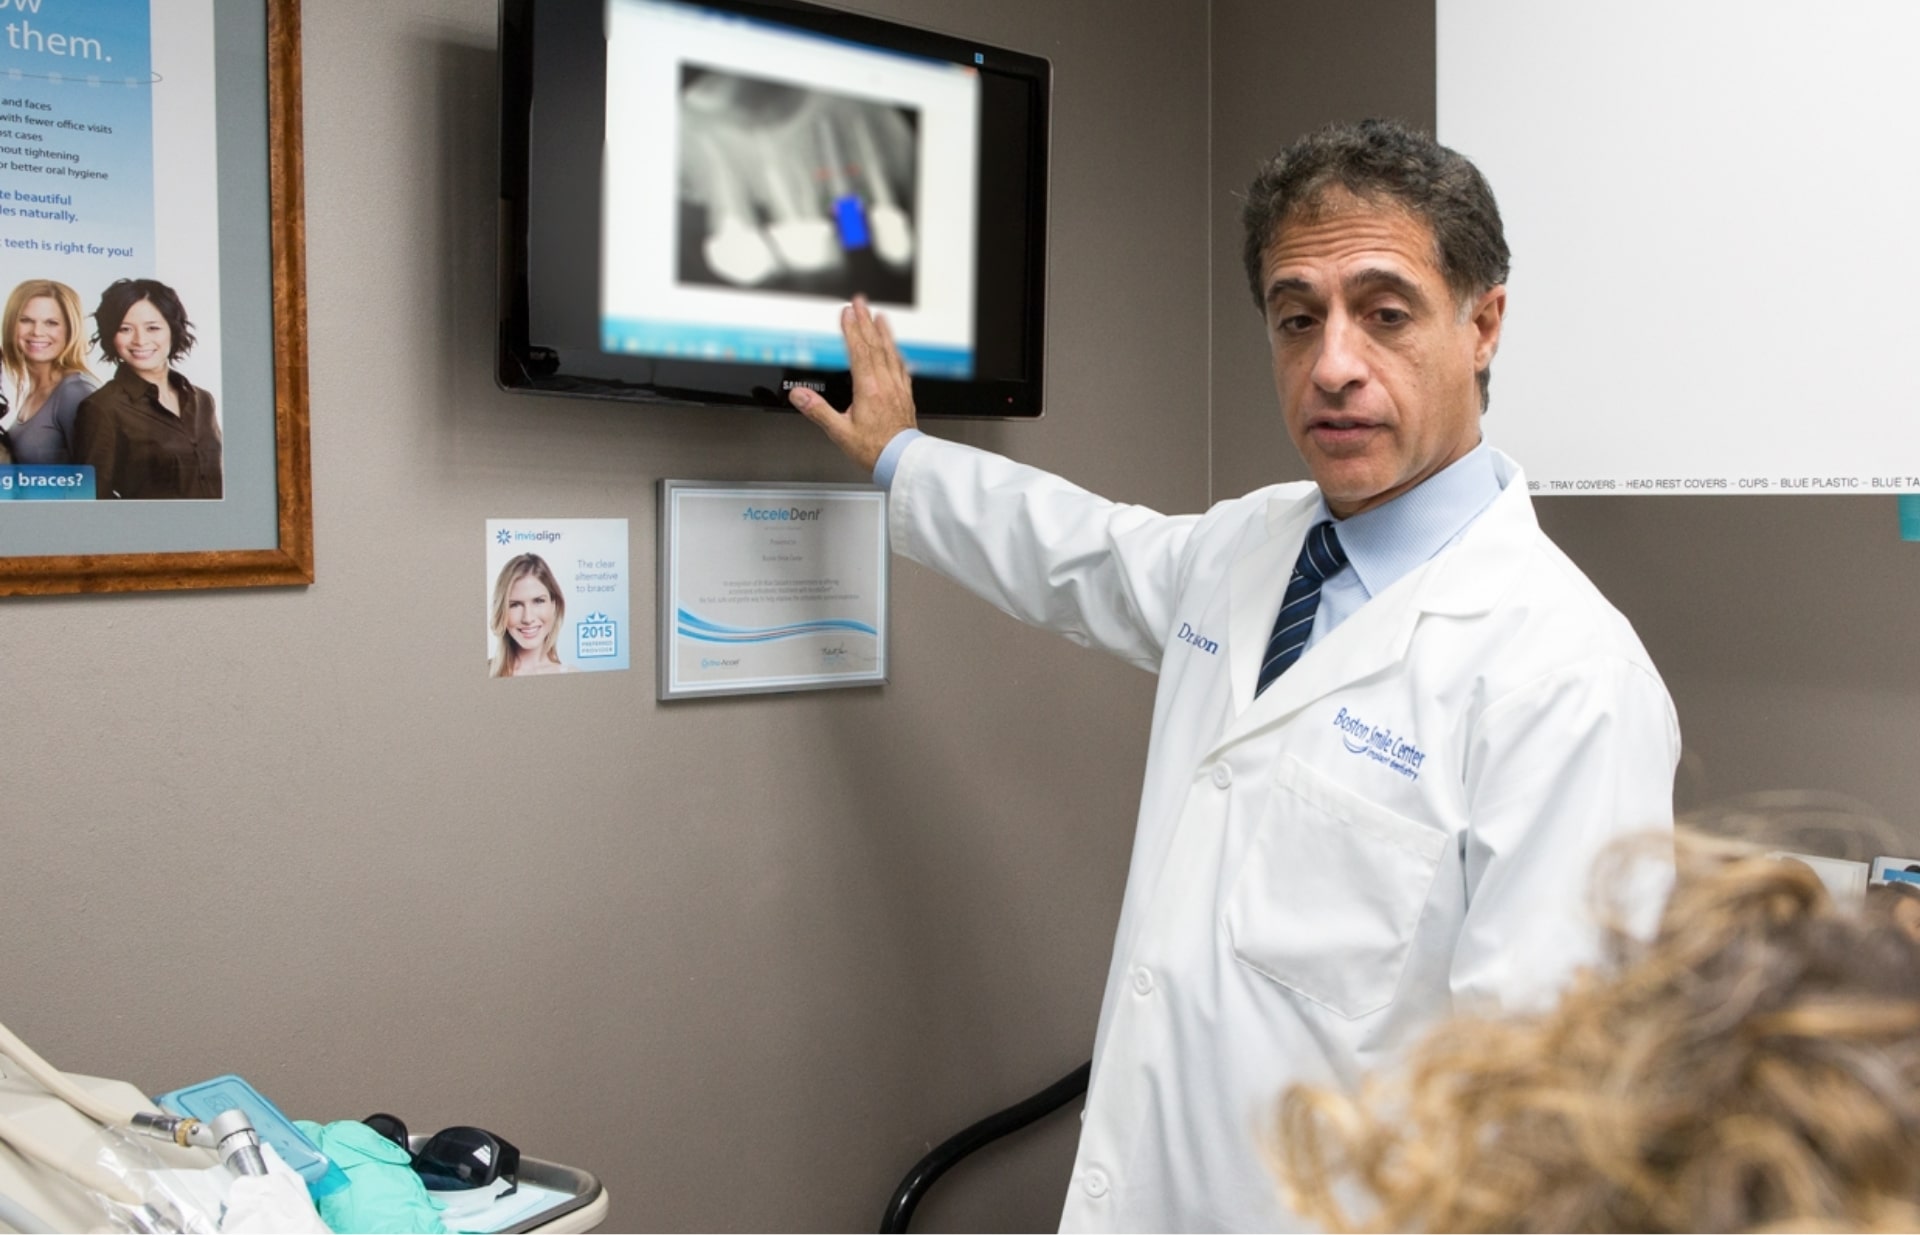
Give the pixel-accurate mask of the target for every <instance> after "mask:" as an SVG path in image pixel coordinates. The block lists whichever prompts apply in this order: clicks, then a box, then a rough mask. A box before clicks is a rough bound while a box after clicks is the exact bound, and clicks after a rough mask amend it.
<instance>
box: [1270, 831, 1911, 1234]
mask: <svg viewBox="0 0 1920 1235" xmlns="http://www.w3.org/2000/svg"><path fill="white" fill-rule="evenodd" d="M1678 858H1679V860H1678V864H1677V871H1676V877H1675V882H1674V887H1673V892H1672V894H1671V896H1670V897H1669V898H1668V901H1667V906H1666V909H1665V911H1664V913H1663V915H1662V917H1661V921H1660V925H1659V927H1658V930H1657V932H1656V933H1655V934H1654V936H1653V938H1652V939H1650V940H1647V941H1644V942H1640V941H1636V940H1634V939H1633V938H1632V937H1631V936H1630V935H1628V934H1626V933H1624V932H1621V933H1617V934H1616V935H1615V937H1614V941H1613V945H1612V956H1611V957H1610V963H1609V964H1608V965H1606V966H1604V967H1602V968H1600V969H1597V970H1593V971H1588V972H1586V973H1583V974H1582V975H1580V976H1579V977H1578V978H1576V979H1575V981H1574V982H1573V983H1572V985H1571V986H1570V987H1569V989H1568V990H1567V991H1566V993H1565V995H1564V996H1563V998H1562V999H1561V1001H1560V1003H1559V1004H1558V1005H1557V1006H1556V1007H1554V1008H1553V1009H1552V1010H1550V1011H1547V1012H1543V1013H1536V1014H1528V1015H1508V1016H1493V1017H1463V1018H1460V1019H1456V1020H1453V1021H1450V1022H1448V1023H1446V1024H1444V1025H1442V1026H1441V1027H1439V1028H1438V1029H1437V1030H1435V1031H1434V1032H1433V1033H1432V1034H1430V1035H1429V1036H1428V1037H1427V1038H1426V1039H1424V1040H1423V1041H1422V1042H1421V1043H1420V1044H1419V1045H1418V1046H1417V1047H1416V1048H1415V1049H1414V1051H1413V1053H1412V1054H1411V1056H1410V1057H1409V1060H1408V1065H1407V1068H1406V1070H1405V1072H1404V1073H1403V1074H1401V1075H1400V1077H1399V1079H1398V1080H1387V1081H1375V1082H1371V1083H1369V1084H1368V1085H1367V1086H1366V1087H1365V1088H1364V1089H1363V1091H1362V1093H1361V1094H1360V1095H1359V1097H1358V1098H1357V1099H1355V1098H1351V1097H1348V1096H1346V1095H1342V1094H1337V1093H1332V1092H1328V1091H1324V1090H1319V1091H1316V1090H1309V1089H1306V1088H1303V1087H1296V1088H1295V1089H1294V1090H1293V1091H1291V1092H1289V1093H1288V1094H1287V1095H1286V1097H1285V1099H1284V1101H1283V1104H1282V1107H1281V1112H1280V1117H1279V1120H1278V1126H1277V1128H1276V1132H1277V1134H1278V1138H1277V1143H1276V1145H1275V1148H1274V1154H1275V1156H1276V1158H1277V1164H1278V1167H1279V1170H1280V1173H1281V1175H1282V1178H1283V1180H1284V1181H1285V1184H1286V1186H1287V1188H1288V1191H1289V1193H1290V1199H1291V1201H1292V1203H1293V1205H1294V1207H1295V1209H1297V1210H1298V1211H1299V1212H1301V1213H1302V1214H1305V1215H1306V1216H1308V1217H1310V1218H1313V1219H1315V1220H1317V1221H1319V1222H1321V1223H1323V1224H1325V1225H1326V1226H1327V1227H1328V1228H1329V1229H1333V1230H1341V1231H1353V1230H1428V1231H1699V1230H1706V1231H1754V1230H1771V1229H1788V1230H1817V1229H1828V1230H1834V1229H1842V1230H1869V1229H1873V1230H1914V1229H1920V948H1917V947H1916V945H1915V943H1914V942H1913V941H1912V940H1911V939H1909V938H1908V937H1907V936H1906V935H1905V934H1904V933H1903V932H1901V931H1899V930H1898V929H1896V928H1894V927H1893V926H1892V925H1891V924H1890V923H1889V922H1887V921H1885V920H1884V919H1883V918H1881V917H1878V916H1869V915H1863V914H1860V913H1858V912H1853V911H1850V910H1845V909H1842V908H1840V907H1836V905H1835V904H1834V903H1833V901H1832V900H1831V899H1830V898H1829V897H1828V894H1827V891H1826V889H1825V888H1824V887H1823V886H1822V885H1821V882H1820V879H1819V877H1818V876H1817V875H1815V874H1814V873H1813V871H1812V870H1811V869H1809V868H1808V867H1807V866H1805V865H1804V864H1802V863H1798V862H1793V861H1781V860H1777V859H1772V858H1766V857H1761V856H1757V855H1755V854H1753V853H1752V852H1751V851H1750V850H1743V851H1742V852H1740V853H1739V854H1737V855H1735V854H1732V853H1730V852H1729V851H1728V848H1727V846H1726V845H1725V844H1724V843H1722V844H1717V845H1715V844H1710V843H1709V842H1705V841H1701V840H1686V841H1683V843H1681V844H1680V845H1679V847H1678ZM1354 1185H1357V1186H1358V1194H1360V1195H1365V1196H1367V1197H1370V1198H1371V1200H1372V1202H1373V1204H1372V1205H1370V1206H1362V1207H1361V1208H1359V1209H1356V1208H1354V1207H1352V1206H1351V1204H1350V1202H1351V1200H1352V1199H1353V1198H1354V1196H1355V1195H1356V1193H1355V1192H1354V1190H1353V1186H1354Z"/></svg>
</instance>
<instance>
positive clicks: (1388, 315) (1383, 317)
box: [1373, 309, 1413, 326]
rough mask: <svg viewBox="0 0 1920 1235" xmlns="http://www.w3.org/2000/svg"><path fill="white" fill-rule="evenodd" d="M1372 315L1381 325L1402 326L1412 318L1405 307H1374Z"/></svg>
mask: <svg viewBox="0 0 1920 1235" xmlns="http://www.w3.org/2000/svg"><path fill="white" fill-rule="evenodd" d="M1373 316H1374V319H1375V320H1376V321H1378V322H1379V323H1380V324H1381V325H1383V326H1403V325H1405V324H1406V323H1408V322H1410V321H1412V320H1413V314H1411V313H1409V312H1407V311H1406V310H1405V309H1376V310H1375V311H1374V314H1373Z"/></svg>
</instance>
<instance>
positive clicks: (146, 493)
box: [73, 279, 222, 501]
mask: <svg viewBox="0 0 1920 1235" xmlns="http://www.w3.org/2000/svg"><path fill="white" fill-rule="evenodd" d="M93 319H94V342H95V343H97V344H98V345H99V347H100V350H101V353H102V354H103V355H105V356H106V358H107V359H108V360H110V361H112V362H113V363H114V365H115V369H114V374H113V377H112V379H111V380H109V381H108V382H107V384H106V385H104V386H102V387H101V388H100V389H99V390H97V391H95V392H94V393H93V394H92V395H90V396H88V397H87V400H86V401H85V402H84V403H82V404H81V405H80V413H79V416H78V418H77V420H76V423H75V427H74V439H75V440H74V457H73V461H74V462H75V463H84V464H88V465H90V466H91V467H92V468H93V476H94V482H93V483H94V493H95V494H96V495H97V496H99V497H101V498H121V499H127V500H133V501H153V500H158V499H167V498H202V499H211V498H218V497H220V496H221V495H222V487H221V450H220V422H219V421H218V420H217V419H216V418H215V416H214V406H213V396H212V395H211V394H209V393H208V392H206V391H204V390H201V389H200V388H198V387H196V386H195V385H194V384H193V383H192V382H189V381H188V380H187V379H186V378H185V377H184V376H182V375H181V374H180V372H179V371H178V370H176V369H174V367H173V362H174V361H175V360H178V359H179V358H180V357H182V356H184V355H186V354H187V353H188V352H189V351H190V350H192V348H193V323H192V322H190V321H188V320H187V311H186V308H185V307H184V306H183V305H181V303H180V297H179V296H178V295H176V294H175V293H174V290H173V289H172V288H171V287H168V286H167V285H166V284H164V283H161V282H159V281H157V280H154V279H120V280H118V281H116V282H115V283H114V284H113V285H112V286H110V287H108V288H107V290H106V291H105V292H103V293H101V296H100V307H99V308H98V309H96V310H94V314H93Z"/></svg>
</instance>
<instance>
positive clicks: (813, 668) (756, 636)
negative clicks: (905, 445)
mask: <svg viewBox="0 0 1920 1235" xmlns="http://www.w3.org/2000/svg"><path fill="white" fill-rule="evenodd" d="M887 553H888V549H887V495H886V494H885V493H883V492H882V491H880V490H879V489H875V488H873V487H872V486H869V485H824V484H793V485H789V484H756V483H747V482H739V483H725V482H716V481H703V480H663V481H661V482H660V555H659V557H660V624H659V630H660V656H659V665H660V692H659V697H660V698H661V699H687V698H696V697H700V696H704V695H740V694H761V693H767V692H771V691H790V690H820V689H824V688H827V687H835V686H878V685H880V684H882V683H884V682H885V681H886V680H887V567H888V558H887Z"/></svg>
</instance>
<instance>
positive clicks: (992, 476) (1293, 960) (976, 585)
mask: <svg viewBox="0 0 1920 1235" xmlns="http://www.w3.org/2000/svg"><path fill="white" fill-rule="evenodd" d="M1495 467H1496V472H1497V474H1498V476H1499V479H1500V482H1501V484H1502V486H1503V489H1502V492H1501V495H1500V496H1499V497H1498V498H1497V499H1495V501H1494V502H1493V504H1492V505H1491V506H1489V507H1488V509H1487V510H1486V511H1485V512H1484V513H1483V514H1482V515H1481V517H1480V518H1479V519H1478V520H1477V521H1476V522H1475V523H1474V524H1473V525H1472V526H1471V527H1470V528H1469V529H1468V530H1467V532H1466V533H1465V534H1464V535H1463V536H1462V537H1461V538H1460V539H1459V540H1458V541H1457V542H1455V543H1454V544H1453V545H1452V546H1451V547H1450V548H1448V549H1446V550H1444V551H1443V552H1441V553H1440V554H1439V555H1438V556H1436V557H1435V558H1434V559H1433V560H1431V561H1429V562H1428V563H1426V564H1425V565H1424V566H1421V567H1419V568H1418V569H1416V570H1414V571H1413V572H1412V573H1411V574H1409V575H1408V576H1406V577H1405V578H1403V579H1401V580H1400V581H1399V582H1397V583H1396V584H1394V585H1393V586H1392V587H1390V588H1388V589H1387V590H1386V591H1385V592H1384V593H1383V594H1381V595H1379V596H1376V597H1374V598H1373V599H1372V600H1370V601H1369V602H1368V603H1367V604H1365V605H1364V606H1362V607H1361V608H1360V610H1359V611H1358V612H1356V613H1355V614H1354V615H1353V616H1352V617H1350V618H1348V619H1347V620H1346V621H1345V622H1343V623H1342V624H1341V625H1340V626H1339V627H1337V628H1335V629H1334V630H1333V631H1332V632H1331V633H1329V634H1328V635H1326V637H1324V638H1323V639H1322V640H1320V641H1319V642H1318V643H1316V644H1315V645H1314V646H1313V647H1311V648H1310V649H1309V650H1308V651H1307V652H1306V654H1305V655H1304V656H1302V657H1301V659H1300V660H1299V661H1298V662H1297V663H1296V664H1295V665H1294V666H1293V667H1292V668H1291V669H1289V670H1288V671H1287V673H1286V674H1285V675H1283V676H1282V677H1281V678H1280V679H1279V680H1278V681H1277V682H1276V683H1275V684H1274V685H1273V686H1271V687H1270V688H1268V690H1267V692H1266V693H1265V694H1264V695H1262V696H1261V697H1260V698H1258V699H1255V698H1254V697H1253V687H1254V681H1255V676H1256V673H1257V671H1258V667H1259V662H1260V656H1261V653H1262V651H1263V650H1264V648H1265V646H1266V642H1267V636H1268V634H1269V632H1270V629H1271V624H1272V621H1273V616H1274V614H1275V613H1276V612H1278V610H1279V606H1280V598H1281V594H1282V593H1283V592H1284V590H1285V588H1286V582H1287V577H1288V575H1289V573H1290V572H1291V570H1292V566H1293V560H1294V558H1295V556H1296V555H1297V554H1298V552H1299V549H1300V545H1301V542H1302V540H1303V539H1304V538H1305V535H1306V532H1307V528H1308V526H1309V523H1310V521H1311V519H1312V517H1313V515H1314V513H1315V511H1316V508H1317V503H1316V500H1315V498H1316V495H1315V491H1314V489H1313V487H1312V486H1311V485H1309V484H1304V483H1302V484H1289V485H1277V486H1273V487H1271V488H1267V489H1263V490H1260V491H1258V492H1256V493H1253V494H1251V495H1249V496H1247V497H1244V498H1240V499H1237V500H1234V501H1228V502H1223V503H1221V504H1220V505H1218V506H1215V507H1214V508H1213V509H1212V510H1210V511H1208V512H1207V513H1206V514H1204V515H1197V516H1181V517H1167V516H1163V515H1160V514H1156V513H1155V512H1153V511H1150V510H1146V509H1144V508H1141V507H1136V506H1121V505H1115V504H1113V503H1110V502H1107V501H1105V500H1104V499H1101V498H1098V497H1096V496H1094V495H1093V494H1090V493H1087V492H1086V491H1085V490H1082V489H1079V488H1076V487H1075V486H1073V485H1071V484H1068V483H1067V482H1066V481H1064V480H1061V479H1060V478H1058V477H1055V476H1051V475H1048V474H1046V473H1044V472H1040V471H1036V470H1034V469H1032V468H1028V467H1025V466H1023V465H1020V464H1017V463H1014V462H1012V461H1010V460H1007V459H1003V458H1000V457H999V456H996V455H992V454H987V453H985V452H982V451H977V450H973V449H971V448H968V447H964V446H959V445H956V444H954V443H950V442H943V441H939V440H936V439H933V438H921V439H919V440H916V441H915V442H913V443H912V444H911V445H910V446H909V447H908V448H907V449H906V451H905V453H904V454H903V455H902V456H901V460H900V466H899V469H898V471H897V472H896V473H895V476H894V480H893V484H892V487H891V490H890V499H889V503H888V505H889V522H890V531H891V534H892V537H893V546H894V548H895V550H896V551H898V552H900V553H903V554H905V555H906V556H908V557H910V558H912V559H914V560H915V561H918V562H921V563H923V564H925V565H927V566H930V567H932V568H933V569H935V570H938V571H940V572H941V573H943V574H945V575H947V576H949V577H951V578H953V579H955V580H957V581H958V582H960V583H962V584H963V585H965V586H966V587H968V588H970V589H972V590H973V591H975V592H976V593H978V594H979V595H981V596H982V597H984V598H985V599H987V600H989V601H991V602H992V603H993V604H995V605H997V606H999V607H1000V608H1001V609H1003V610H1005V611H1006V612H1008V613H1010V614H1013V615H1014V616H1016V617H1018V618H1021V619H1022V620H1024V621H1027V622H1031V623H1033V624H1035V625H1039V626H1042V627H1045V628H1048V629H1051V630H1055V631H1058V632H1060V633H1062V634H1064V635H1066V636H1067V637H1068V638H1070V639H1072V640H1074V641H1075V642H1078V643H1082V644H1086V645H1090V646H1094V647H1100V648H1105V649H1106V650H1108V651H1110V652H1113V653H1114V654H1115V655H1118V656H1120V657H1122V658H1124V659H1126V660H1129V661H1131V662H1133V663H1134V664H1137V665H1140V666H1142V667H1143V668H1147V669H1152V670H1156V671H1157V672H1158V673H1159V675H1160V684H1159V689H1158V693H1157V696H1156V699H1155V703H1154V712H1153V732H1152V738H1151V742H1150V745H1149V749H1148V754H1147V770H1146V779H1145V784H1144V786H1143V788H1142V791H1141V801H1140V816H1139V821H1138V823H1137V825H1136V831H1135V837H1134V848H1133V860H1132V866H1131V868H1130V870H1129V872H1128V876H1127V888H1126V895H1125V899H1124V901H1123V903H1122V907H1121V912H1120V923H1119V928H1118V931H1117V932H1116V935H1115V940H1114V949H1113V961H1112V966H1111V968H1110V970H1109V972H1108V975H1107V985H1106V994H1105V997H1104V999H1103V1001H1102V1004H1101V1009H1100V1023H1099V1029H1098V1033H1097V1035H1096V1037H1095V1043H1094V1057H1093V1059H1094V1070H1093V1082H1092V1086H1091V1089H1090V1090H1089V1092H1088V1096H1087V1105H1086V1111H1085V1115H1084V1126H1083V1128H1082V1131H1081V1137H1080V1149H1079V1154H1078V1157H1077V1159H1076V1161H1075V1163H1074V1171H1073V1178H1072V1182H1071V1184H1070V1186H1069V1191H1068V1194H1067V1201H1066V1209H1065V1212H1064V1215H1063V1218H1062V1229H1065V1230H1233V1229H1241V1230H1291V1229H1300V1228H1301V1227H1302V1222H1301V1219H1299V1218H1298V1217H1297V1216H1296V1215H1294V1214H1292V1213H1290V1212H1289V1211H1287V1210H1286V1208H1285V1207H1284V1205H1283V1204H1282V1202H1281V1199H1280V1195H1279V1188H1278V1184H1277V1182H1276V1180H1275V1178H1274V1176H1273V1174H1272V1173H1271V1171H1270V1169H1269V1167H1268V1165H1267V1161H1268V1160H1267V1159H1266V1157H1265V1156H1264V1151H1263V1147H1262V1145H1261V1143H1260V1138H1261V1137H1263V1136H1265V1135H1267V1134H1268V1130H1269V1129H1270V1128H1271V1127H1272V1126H1273V1122H1274V1115H1275V1112H1276V1109H1277V1105H1278V1102H1279V1099H1280V1096H1281V1094H1282V1093H1283V1092H1284V1091H1285V1090H1286V1088H1287V1087H1288V1086H1289V1085H1291V1084H1292V1083H1294V1082H1299V1081H1304V1082H1308V1083H1314V1084H1342V1085H1346V1084H1351V1083H1353V1082H1354V1081H1356V1080H1357V1078H1358V1077H1359V1076H1360V1075H1361V1074H1362V1073H1363V1072H1365V1071H1367V1070H1369V1069H1372V1068H1375V1067H1377V1066H1379V1065H1380V1064H1382V1063H1383V1062H1386V1061H1388V1060H1389V1059H1390V1058H1391V1057H1392V1056H1393V1054H1394V1053H1395V1052H1396V1050H1397V1049H1398V1048H1401V1047H1402V1046H1404V1045H1405V1044H1406V1043H1407V1042H1408V1041H1409V1040H1410V1039H1411V1038H1413V1037H1415V1036H1417V1034H1418V1033H1419V1032H1420V1031H1421V1030H1422V1029H1424V1028H1425V1027H1427V1026H1429V1025H1431V1024H1433V1023H1434V1022H1435V1021H1437V1020H1439V1019H1441V1018H1443V1017H1444V1016H1446V1015H1447V1014H1448V1013H1449V1012H1450V1010H1452V1009H1453V1008H1454V1007H1456V1006H1460V1005H1462V1004H1466V1005H1470V1006H1474V1007H1482V1008H1484V1007H1497V1006H1502V1005H1506V1006H1511V1005H1513V1004H1515V1003H1537V1002H1539V1001H1541V1000H1543V999H1545V998H1548V997H1550V996H1551V993H1552V992H1553V991H1554V990H1555V989H1556V988H1557V986H1558V985H1559V983H1560V982H1561V981H1563V980H1564V979H1565V977H1566V976H1567V975H1568V974H1569V972H1570V971H1571V970H1572V968H1573V967H1575V966H1576V965H1578V964H1580V963H1584V962H1586V961H1588V960H1590V959H1592V958H1593V956H1594V955H1595V949H1596V947H1597V944H1598V935H1597V932H1596V931H1595V930H1594V929H1593V927H1592V921H1593V919H1592V917H1591V914H1590V912H1589V908H1588V907H1589V905H1590V904H1591V901H1590V897H1589V890H1590V882H1591V881H1590V875H1591V872H1592V867H1593V858H1594V856H1595V854H1596V852H1597V851H1598V850H1600V849H1601V848H1602V847H1604V846H1605V845H1606V844H1607V843H1608V842H1609V841H1611V840H1612V839H1613V838H1615V837H1618V836H1621V835H1623V834H1627V833H1631V832H1635V831H1640V830H1645V829H1650V828H1652V829H1665V828H1670V827H1671V826H1672V791H1673V772H1674V767H1675V765H1676V763H1677V762H1678V759H1679V749H1680V735H1679V727H1678V724H1677V722H1676V720H1675V717H1674V712H1673V704H1672V701H1671V700H1670V699H1669V697H1668V695H1667V691H1666V688H1665V686H1664V685H1663V684H1662V683H1661V681H1660V677H1659V675H1658V674H1657V673H1656V672H1655V670H1654V667H1653V664H1652V662H1651V661H1650V660H1649V659H1648V657H1647V654H1646V651H1645V649H1643V648H1642V647H1641V646H1640V642H1639V640H1638V639H1637V638H1636V637H1635V636H1634V633H1633V631H1632V629H1631V627H1629V626H1628V624H1627V622H1626V619H1624V618H1623V617H1621V616H1620V614H1619V613H1618V612H1617V611H1616V610H1614V609H1613V607H1612V606H1610V605H1609V604H1608V603H1607V602H1606V600H1605V599H1604V598H1603V597H1601V595H1600V594H1599V592H1598V591H1597V590H1595V588H1594V587H1593V585H1592V584H1591V583H1589V582H1588V580H1587V579H1586V577H1585V576H1584V575H1582V574H1581V573H1580V571H1579V569H1578V568H1577V567H1575V566H1574V565H1573V563H1572V562H1571V561H1569V560H1568V559H1567V558H1566V556H1565V555H1564V554H1562V553H1561V552H1560V551H1559V550H1558V549H1557V548H1555V547H1554V545H1553V544H1552V543H1551V542H1550V541H1549V540H1548V539H1547V538H1546V536H1545V535H1544V534H1543V533H1542V532H1541V531H1540V529H1539V526H1538V524H1537V523H1536V522H1535V520H1534V515H1533V507H1532V504H1531V502H1530V501H1529V499H1528V497H1527V486H1526V481H1525V479H1524V477H1523V476H1522V475H1521V473H1520V471H1519V469H1518V468H1517V467H1516V466H1515V465H1514V463H1513V462H1512V460H1510V459H1507V458H1506V457H1505V456H1503V455H1500V454H1498V452H1496V453H1495Z"/></svg>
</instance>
